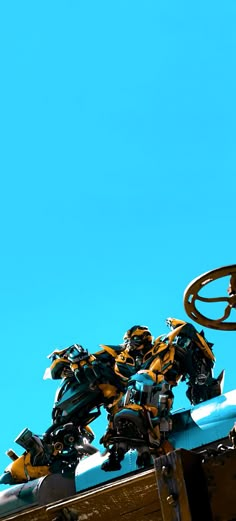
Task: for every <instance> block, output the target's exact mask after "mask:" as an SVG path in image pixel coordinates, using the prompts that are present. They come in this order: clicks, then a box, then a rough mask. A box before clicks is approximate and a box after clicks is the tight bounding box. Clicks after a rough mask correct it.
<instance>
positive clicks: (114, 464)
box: [101, 447, 125, 472]
mask: <svg viewBox="0 0 236 521" xmlns="http://www.w3.org/2000/svg"><path fill="white" fill-rule="evenodd" d="M124 456H125V449H123V448H122V447H118V448H117V449H115V448H114V447H112V449H111V452H110V455H109V458H108V461H105V463H103V464H102V467H101V468H102V470H104V471H105V472H111V471H113V470H120V469H121V464H120V462H121V461H122V460H123V459H124Z"/></svg>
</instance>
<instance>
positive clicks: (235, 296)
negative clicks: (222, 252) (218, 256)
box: [184, 264, 236, 331]
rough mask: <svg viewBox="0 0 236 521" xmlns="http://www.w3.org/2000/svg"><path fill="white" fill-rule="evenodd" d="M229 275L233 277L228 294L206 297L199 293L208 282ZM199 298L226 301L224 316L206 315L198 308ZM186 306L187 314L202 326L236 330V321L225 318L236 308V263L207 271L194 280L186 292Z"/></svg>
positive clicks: (210, 300)
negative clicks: (209, 316)
mask: <svg viewBox="0 0 236 521" xmlns="http://www.w3.org/2000/svg"><path fill="white" fill-rule="evenodd" d="M227 275H229V276H230V277H231V278H230V284H229V287H228V294H229V295H228V296H225V297H215V298H206V297H202V296H200V295H199V291H200V290H201V289H202V288H203V287H204V286H206V284H209V283H210V282H212V281H214V280H216V279H220V278H222V277H226V276H227ZM225 290H226V291H227V288H225ZM197 300H199V301H201V302H225V303H226V305H225V310H224V314H223V316H222V317H220V318H218V319H210V318H207V317H205V316H204V315H202V314H201V313H200V312H199V311H198V309H197V308H196V301H197ZM184 308H185V311H186V313H187V315H188V316H189V317H190V318H191V319H192V320H194V321H195V322H198V323H199V324H201V325H202V326H206V327H209V328H211V329H222V330H224V331H235V330H236V322H225V320H226V319H227V318H228V317H229V316H230V313H231V311H232V309H233V308H236V264H232V265H230V266H223V267H222V268H217V269H215V270H212V271H207V272H206V273H203V275H200V276H199V277H197V278H196V279H194V280H192V282H190V284H189V285H188V286H187V288H186V290H185V292H184Z"/></svg>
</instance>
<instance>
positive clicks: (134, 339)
mask: <svg viewBox="0 0 236 521" xmlns="http://www.w3.org/2000/svg"><path fill="white" fill-rule="evenodd" d="M131 340H132V341H133V342H136V344H142V342H143V339H142V338H141V336H137V335H134V336H132V338H131Z"/></svg>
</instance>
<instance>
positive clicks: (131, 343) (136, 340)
mask: <svg viewBox="0 0 236 521" xmlns="http://www.w3.org/2000/svg"><path fill="white" fill-rule="evenodd" d="M152 340H153V338H152V334H151V333H150V331H149V329H148V327H146V326H133V327H131V328H130V329H128V331H126V333H125V335H124V341H125V342H124V343H125V347H126V348H128V350H129V351H142V349H147V348H150V346H151V344H152Z"/></svg>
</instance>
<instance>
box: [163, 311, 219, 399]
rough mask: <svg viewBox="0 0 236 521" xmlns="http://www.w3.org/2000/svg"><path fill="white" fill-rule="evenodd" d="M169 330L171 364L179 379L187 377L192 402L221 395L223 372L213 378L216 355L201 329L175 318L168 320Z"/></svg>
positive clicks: (188, 395) (188, 393)
mask: <svg viewBox="0 0 236 521" xmlns="http://www.w3.org/2000/svg"><path fill="white" fill-rule="evenodd" d="M167 324H168V325H169V326H170V327H171V329H172V335H174V336H172V337H171V344H172V345H173V346H174V348H175V356H174V363H175V364H176V367H178V369H179V375H180V378H182V379H186V380H187V386H188V389H187V392H186V394H187V397H188V399H189V400H190V402H191V403H192V404H193V405H196V404H197V403H200V402H202V401H205V400H208V399H210V398H213V397H214V396H218V395H220V394H221V392H222V391H221V387H222V380H223V372H222V373H221V374H220V375H219V377H218V378H214V377H213V367H214V363H215V356H214V354H213V351H212V346H213V344H212V343H210V342H208V341H207V340H206V338H205V334H204V331H201V332H200V333H198V332H197V330H196V329H195V327H194V326H193V325H192V324H190V323H187V322H183V321H180V320H177V319H168V320H167Z"/></svg>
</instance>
